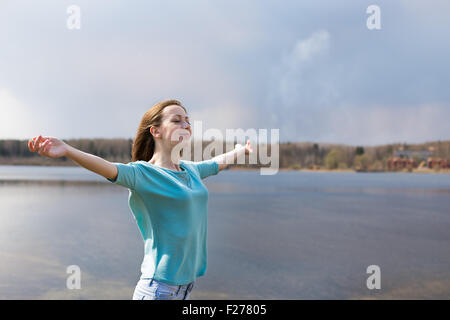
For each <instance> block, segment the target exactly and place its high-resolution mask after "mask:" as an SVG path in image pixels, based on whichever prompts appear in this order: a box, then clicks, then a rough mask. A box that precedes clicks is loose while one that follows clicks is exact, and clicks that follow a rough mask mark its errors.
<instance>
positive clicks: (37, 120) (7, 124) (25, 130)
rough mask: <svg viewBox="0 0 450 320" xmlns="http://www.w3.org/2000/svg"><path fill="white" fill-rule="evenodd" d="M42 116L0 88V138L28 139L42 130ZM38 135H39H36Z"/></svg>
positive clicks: (6, 90)
mask: <svg viewBox="0 0 450 320" xmlns="http://www.w3.org/2000/svg"><path fill="white" fill-rule="evenodd" d="M41 120H42V116H41V114H40V113H39V112H31V109H30V108H29V107H28V106H26V105H24V104H23V103H22V102H21V101H19V100H18V99H17V98H16V97H15V96H14V95H13V94H12V93H11V92H10V91H9V90H8V89H6V88H0V137H1V138H2V139H29V138H31V137H32V134H33V133H34V134H36V129H37V130H38V131H39V130H43V125H42V121H41ZM38 134H39V133H38Z"/></svg>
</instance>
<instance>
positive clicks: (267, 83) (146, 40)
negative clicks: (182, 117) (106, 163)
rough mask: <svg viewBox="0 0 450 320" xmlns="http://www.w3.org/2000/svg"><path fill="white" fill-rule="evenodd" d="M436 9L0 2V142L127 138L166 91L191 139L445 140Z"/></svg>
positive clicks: (448, 7) (440, 4)
mask: <svg viewBox="0 0 450 320" xmlns="http://www.w3.org/2000/svg"><path fill="white" fill-rule="evenodd" d="M71 5H76V6H78V8H79V9H80V15H79V17H80V19H79V21H80V28H79V29H70V28H68V20H70V19H72V18H73V12H68V11H67V9H68V8H69V7H70V6H71ZM370 5H377V6H378V7H379V8H380V15H379V18H380V27H381V28H380V29H375V30H371V29H369V28H368V27H367V20H368V19H369V18H370V17H371V15H372V14H371V13H367V12H366V10H367V8H368V7H369V6H370ZM449 13H450V1H446V0H429V1H424V0H423V1H420V0H388V1H387V0H383V1H381V0H370V1H365V0H353V1H347V0H341V1H335V0H327V1H325V0H324V1H299V0H297V1H290V0H283V1H273V0H272V1H268V0H248V1H236V0H226V1H223V0H192V1H182V0H179V1H175V0H172V1H143V0H142V1H137V0H127V1H124V0H123V1H114V0H104V1H99V0H89V1H81V0H71V1H63V0H60V1H46V0H42V1H39V2H36V1H23V0H11V1H10V0H1V1H0V41H1V42H0V43H1V44H0V139H29V138H31V137H33V136H36V135H39V134H43V135H48V136H54V137H58V138H61V139H71V138H133V137H134V135H135V133H136V130H137V127H138V124H139V122H140V120H141V118H142V116H143V115H144V113H145V112H146V111H147V110H148V109H149V108H150V107H151V106H152V105H154V104H155V103H157V102H158V101H162V100H166V99H177V100H179V101H181V102H182V103H183V105H184V106H185V107H186V109H187V111H188V115H189V116H190V118H191V123H192V122H193V121H202V130H203V132H202V131H196V130H194V132H193V136H194V138H196V137H197V138H199V137H201V136H202V135H203V133H204V131H206V130H207V129H209V128H214V129H219V130H221V131H222V132H223V135H224V136H225V130H226V129H239V128H241V129H243V130H244V131H245V130H249V129H255V130H258V129H266V130H267V131H268V132H270V130H272V129H278V130H279V139H280V142H287V141H290V142H303V141H309V142H319V143H321V142H322V143H343V144H349V145H367V146H368V145H380V144H388V143H421V142H427V141H434V140H449V139H450V126H449V125H448V123H449V119H450V90H449V83H450V81H449V80H450V72H449V71H450V63H449V59H448V57H449V56H450V41H448V39H449V35H450V19H448V15H449ZM70 21H73V20H70ZM268 140H269V141H270V135H269V137H268Z"/></svg>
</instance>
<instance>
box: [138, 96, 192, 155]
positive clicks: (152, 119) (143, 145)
mask: <svg viewBox="0 0 450 320" xmlns="http://www.w3.org/2000/svg"><path fill="white" fill-rule="evenodd" d="M171 105H177V106H180V107H182V108H183V109H184V111H186V108H185V107H183V105H182V104H181V102H179V101H178V100H165V101H161V102H158V103H156V104H155V105H153V107H151V108H150V109H148V111H147V112H146V113H145V114H144V116H143V117H142V119H141V123H140V124H139V127H138V130H137V133H136V138H135V139H134V142H133V149H132V151H131V153H132V160H131V161H132V162H134V161H139V160H143V161H149V160H150V159H151V158H152V157H153V153H154V152H155V140H154V138H153V135H152V134H151V133H150V128H151V127H152V126H156V127H157V126H159V125H160V124H161V122H162V117H163V114H162V112H163V110H164V108H165V107H168V106H171ZM182 152H183V150H181V151H180V155H182V154H183V153H182Z"/></svg>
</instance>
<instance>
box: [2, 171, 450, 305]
mask: <svg viewBox="0 0 450 320" xmlns="http://www.w3.org/2000/svg"><path fill="white" fill-rule="evenodd" d="M204 183H205V185H206V186H207V187H208V190H209V195H210V197H209V213H208V214H209V216H208V225H209V227H208V270H207V273H206V275H205V276H203V277H200V278H198V279H197V282H196V287H195V288H194V291H193V292H192V295H191V298H192V299H360V298H381V299H410V298H412V299H428V298H439V299H449V298H450V175H445V174H413V173H324V172H296V171H282V172H281V171H280V172H278V173H277V174H276V175H273V176H262V175H260V174H259V171H230V170H226V171H222V172H219V174H218V175H216V176H211V177H208V178H206V179H205V180H204ZM143 250H144V249H143V242H142V239H141V236H140V234H139V231H138V228H137V225H136V223H135V221H134V219H133V217H132V214H131V212H130V210H129V208H128V190H127V189H125V188H122V187H120V186H116V185H113V184H112V183H110V182H108V181H107V180H106V179H104V178H102V177H99V176H97V175H95V174H93V173H91V172H89V171H87V170H85V169H83V168H80V167H33V166H0V261H1V264H0V299H131V297H132V294H133V290H134V287H135V285H136V282H137V280H138V278H139V275H140V264H141V261H142V258H143ZM70 265H77V266H79V267H80V270H81V289H79V290H76V289H75V290H69V289H67V287H66V280H67V278H68V277H69V276H70V275H69V274H68V273H67V272H66V271H67V267H68V266H70ZM370 265H377V266H379V267H380V270H381V289H379V290H377V289H375V290H369V289H368V288H367V285H366V280H367V278H368V277H369V276H370V274H367V272H366V271H367V267H368V266H370Z"/></svg>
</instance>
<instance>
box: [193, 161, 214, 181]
mask: <svg viewBox="0 0 450 320" xmlns="http://www.w3.org/2000/svg"><path fill="white" fill-rule="evenodd" d="M191 164H192V165H193V166H194V168H195V169H196V170H197V172H198V174H199V175H200V178H201V179H205V178H206V177H209V176H212V175H216V174H217V173H219V164H218V163H217V162H216V161H215V160H212V159H209V160H204V161H198V162H191Z"/></svg>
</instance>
